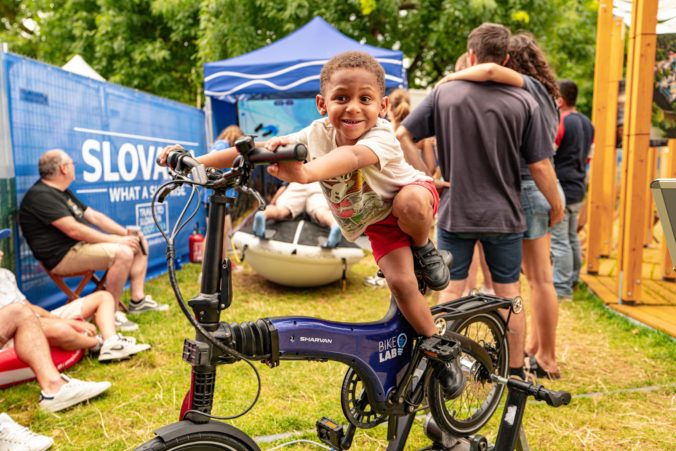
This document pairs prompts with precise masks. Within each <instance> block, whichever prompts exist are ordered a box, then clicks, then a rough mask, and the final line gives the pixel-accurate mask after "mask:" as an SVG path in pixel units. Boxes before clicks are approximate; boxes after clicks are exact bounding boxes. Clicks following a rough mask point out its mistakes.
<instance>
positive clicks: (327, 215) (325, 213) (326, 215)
mask: <svg viewBox="0 0 676 451" xmlns="http://www.w3.org/2000/svg"><path fill="white" fill-rule="evenodd" d="M314 219H315V221H317V224H319V225H321V226H324V227H333V225H334V224H336V219H335V218H334V217H333V214H332V213H331V210H329V209H328V208H317V209H316V210H315V211H314Z"/></svg>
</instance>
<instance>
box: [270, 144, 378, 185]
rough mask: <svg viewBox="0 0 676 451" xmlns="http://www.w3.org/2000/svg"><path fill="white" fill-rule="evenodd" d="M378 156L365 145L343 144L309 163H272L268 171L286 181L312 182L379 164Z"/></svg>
mask: <svg viewBox="0 0 676 451" xmlns="http://www.w3.org/2000/svg"><path fill="white" fill-rule="evenodd" d="M378 162H379V160H378V156H376V154H375V153H374V152H373V151H372V150H371V149H370V148H368V147H366V146H363V145H359V144H357V145H354V146H341V147H337V148H336V149H333V150H332V151H331V152H329V153H327V154H326V155H323V156H321V157H319V158H315V159H314V160H312V161H310V162H309V163H306V164H303V163H302V162H300V161H293V162H291V161H285V162H280V163H277V164H272V165H270V166H269V167H268V173H269V174H270V175H273V176H275V177H277V178H278V179H281V180H284V181H285V182H298V183H311V182H317V181H319V180H327V179H330V178H333V177H338V176H339V175H344V174H349V173H350V172H354V171H356V170H357V169H360V168H363V167H366V166H370V165H372V164H378Z"/></svg>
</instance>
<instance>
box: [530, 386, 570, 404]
mask: <svg viewBox="0 0 676 451" xmlns="http://www.w3.org/2000/svg"><path fill="white" fill-rule="evenodd" d="M535 399H537V400H538V401H544V402H546V403H547V405H550V406H552V407H560V406H563V405H568V404H570V400H571V396H570V393H568V392H567V391H553V390H547V389H545V388H540V390H538V391H537V393H536V394H535Z"/></svg>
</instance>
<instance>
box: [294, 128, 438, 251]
mask: <svg viewBox="0 0 676 451" xmlns="http://www.w3.org/2000/svg"><path fill="white" fill-rule="evenodd" d="M288 138H289V139H290V140H291V141H293V142H298V143H303V144H305V145H306V146H307V148H308V152H309V155H310V159H315V158H318V157H321V156H322V155H325V154H327V153H329V152H330V151H331V150H333V149H335V148H337V147H338V145H337V144H336V130H335V128H334V127H333V125H331V123H330V122H329V120H328V119H327V118H324V119H318V120H316V121H314V122H313V123H312V124H310V125H309V126H308V127H306V128H304V129H303V130H301V131H299V132H297V133H293V134H291V135H289V136H288ZM357 145H362V146H366V147H368V148H369V149H371V150H372V151H373V153H375V154H376V156H377V157H378V164H374V165H370V166H367V167H364V168H361V169H358V170H356V171H354V172H352V173H349V174H345V175H343V176H340V177H335V178H332V179H328V180H323V181H321V185H322V190H323V191H324V195H325V196H326V200H327V201H328V203H329V207H330V208H331V211H332V213H333V216H334V217H335V218H336V221H337V222H338V225H339V226H340V229H341V230H342V232H343V235H344V236H345V238H347V239H348V240H350V241H354V240H356V239H357V238H359V236H360V235H361V234H362V233H363V232H364V230H365V229H366V227H368V226H369V225H371V224H374V223H376V222H378V221H381V220H383V219H385V218H386V217H387V216H388V215H389V214H390V212H391V211H392V199H394V196H395V195H396V194H397V193H398V192H399V190H400V189H401V188H402V187H403V186H405V185H410V184H411V183H414V182H419V181H432V178H431V177H428V176H426V175H425V174H423V173H422V172H420V171H418V170H417V169H414V168H413V166H411V165H410V164H408V163H407V162H406V160H405V159H404V152H403V151H402V150H401V146H400V145H399V141H398V140H397V138H396V136H395V135H394V132H393V131H392V126H391V125H390V123H389V122H388V121H386V120H385V119H380V118H379V119H378V121H377V122H376V125H374V126H373V128H372V129H371V130H369V131H368V132H366V133H365V134H364V135H363V136H362V137H361V138H360V139H359V140H358V141H357Z"/></svg>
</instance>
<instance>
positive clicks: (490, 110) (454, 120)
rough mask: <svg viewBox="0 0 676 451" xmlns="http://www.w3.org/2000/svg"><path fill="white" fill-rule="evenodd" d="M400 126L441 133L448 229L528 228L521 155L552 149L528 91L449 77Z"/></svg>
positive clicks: (531, 158)
mask: <svg viewBox="0 0 676 451" xmlns="http://www.w3.org/2000/svg"><path fill="white" fill-rule="evenodd" d="M402 125H403V126H404V127H406V129H407V130H408V131H409V132H410V133H411V134H412V135H413V137H414V138H415V139H416V140H420V139H423V138H427V137H429V136H432V135H435V136H436V137H437V144H438V147H437V148H438V153H439V167H440V168H441V173H442V175H443V176H444V179H445V180H448V181H449V182H450V184H451V186H450V188H449V189H447V190H445V191H444V192H443V194H442V197H441V205H440V208H439V227H441V228H442V229H444V230H447V231H449V232H495V233H517V232H523V231H524V230H526V220H525V218H524V215H523V209H522V207H521V199H520V196H519V192H520V189H521V176H520V173H519V162H520V157H521V156H522V157H523V159H524V160H525V162H526V164H531V163H535V162H538V161H541V160H544V159H545V158H549V157H551V156H552V154H553V146H552V140H551V136H548V133H547V128H546V125H545V123H544V119H543V116H542V113H541V111H540V107H539V106H538V104H537V102H535V100H534V99H533V97H531V96H530V94H528V93H527V92H526V91H524V90H523V89H519V88H514V87H511V86H506V85H501V84H496V83H473V82H468V81H452V82H449V83H444V84H442V85H440V86H438V87H437V88H435V89H434V91H432V92H431V93H430V94H429V95H428V96H427V97H426V98H425V99H424V100H423V101H422V103H421V104H420V105H418V106H417V107H416V109H415V110H413V111H412V112H411V114H410V115H409V116H408V117H407V118H406V119H404V121H403V122H402Z"/></svg>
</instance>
